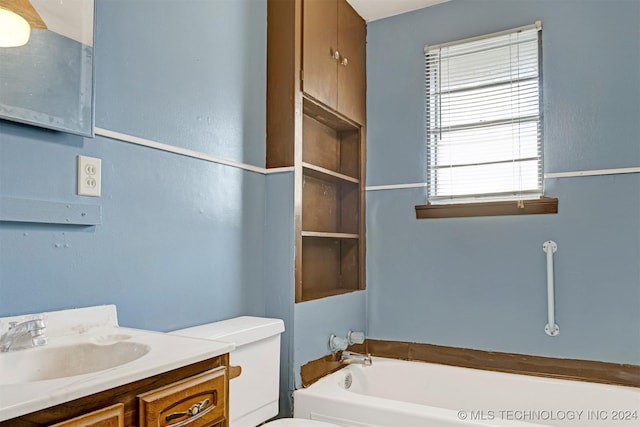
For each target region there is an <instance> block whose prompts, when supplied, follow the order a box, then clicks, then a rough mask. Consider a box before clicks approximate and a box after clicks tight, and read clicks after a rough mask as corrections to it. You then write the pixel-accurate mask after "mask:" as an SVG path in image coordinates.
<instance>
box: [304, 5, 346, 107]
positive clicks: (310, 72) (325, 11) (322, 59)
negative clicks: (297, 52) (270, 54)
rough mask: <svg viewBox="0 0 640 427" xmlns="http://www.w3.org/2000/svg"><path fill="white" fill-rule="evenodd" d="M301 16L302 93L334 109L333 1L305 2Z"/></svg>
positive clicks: (335, 42)
mask: <svg viewBox="0 0 640 427" xmlns="http://www.w3.org/2000/svg"><path fill="white" fill-rule="evenodd" d="M302 15H303V18H302V70H303V80H302V90H303V91H304V92H305V93H307V94H308V95H310V96H312V97H314V98H315V99H317V100H318V101H320V102H323V103H324V104H326V105H328V106H330V107H332V108H336V105H337V87H338V83H337V67H338V60H337V59H335V57H334V54H335V53H336V51H337V50H338V29H337V22H338V4H337V2H336V0H305V1H303V3H302Z"/></svg>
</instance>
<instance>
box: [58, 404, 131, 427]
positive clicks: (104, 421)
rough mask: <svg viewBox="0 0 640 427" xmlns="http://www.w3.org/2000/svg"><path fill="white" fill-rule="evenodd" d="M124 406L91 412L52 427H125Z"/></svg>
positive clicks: (119, 405) (114, 406)
mask: <svg viewBox="0 0 640 427" xmlns="http://www.w3.org/2000/svg"><path fill="white" fill-rule="evenodd" d="M123 426H124V405H123V404H122V403H118V404H116V405H113V406H109V407H108V408H104V409H100V410H97V411H93V412H89V413H87V414H84V415H81V416H79V417H76V418H72V419H70V420H67V421H63V422H61V423H58V424H54V425H52V426H51V427H123Z"/></svg>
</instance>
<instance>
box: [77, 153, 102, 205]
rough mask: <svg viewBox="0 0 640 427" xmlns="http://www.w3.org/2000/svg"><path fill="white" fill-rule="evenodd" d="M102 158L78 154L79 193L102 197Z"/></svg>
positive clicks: (80, 194)
mask: <svg viewBox="0 0 640 427" xmlns="http://www.w3.org/2000/svg"><path fill="white" fill-rule="evenodd" d="M101 174H102V160H101V159H97V158H95V157H87V156H78V195H79V196H92V197H100V193H101V191H102V177H101Z"/></svg>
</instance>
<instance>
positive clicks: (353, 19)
mask: <svg viewBox="0 0 640 427" xmlns="http://www.w3.org/2000/svg"><path fill="white" fill-rule="evenodd" d="M366 40H367V26H366V24H365V22H364V21H363V20H362V18H361V17H360V15H358V13H357V12H356V11H355V10H353V8H352V7H351V5H350V4H349V3H347V2H346V0H339V1H338V49H339V52H340V61H339V62H340V63H339V65H338V108H337V110H338V111H339V112H340V113H342V114H344V115H345V116H347V117H349V118H350V119H352V120H355V121H356V122H358V123H360V124H365V121H366V96H367V94H366V92H367V75H366V61H367V59H366V51H367V44H366Z"/></svg>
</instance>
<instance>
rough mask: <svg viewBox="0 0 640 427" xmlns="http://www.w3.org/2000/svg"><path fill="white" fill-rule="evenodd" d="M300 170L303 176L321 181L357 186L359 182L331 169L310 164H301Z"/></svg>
mask: <svg viewBox="0 0 640 427" xmlns="http://www.w3.org/2000/svg"><path fill="white" fill-rule="evenodd" d="M302 170H303V171H304V174H305V175H308V176H312V177H314V178H318V179H322V180H325V181H332V182H340V181H349V182H353V183H355V184H359V183H360V180H359V179H358V178H354V177H352V176H348V175H345V174H342V173H339V172H335V171H332V170H331V169H327V168H323V167H320V166H316V165H314V164H311V163H307V162H302Z"/></svg>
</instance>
